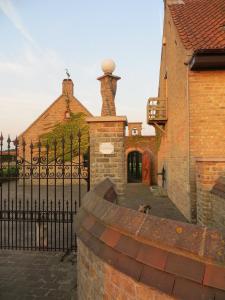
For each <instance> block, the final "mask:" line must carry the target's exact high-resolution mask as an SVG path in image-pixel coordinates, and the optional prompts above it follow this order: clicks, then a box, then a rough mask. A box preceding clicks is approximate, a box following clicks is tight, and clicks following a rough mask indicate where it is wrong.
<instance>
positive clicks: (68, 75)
mask: <svg viewBox="0 0 225 300" xmlns="http://www.w3.org/2000/svg"><path fill="white" fill-rule="evenodd" d="M65 70H66V75H67V77H68V78H67V79H70V73H69V71H68V69H65Z"/></svg>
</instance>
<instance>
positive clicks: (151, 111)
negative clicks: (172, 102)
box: [147, 98, 167, 125]
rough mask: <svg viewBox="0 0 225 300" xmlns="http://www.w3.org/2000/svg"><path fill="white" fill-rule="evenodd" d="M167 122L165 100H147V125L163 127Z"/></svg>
mask: <svg viewBox="0 0 225 300" xmlns="http://www.w3.org/2000/svg"><path fill="white" fill-rule="evenodd" d="M166 121H167V100H164V99H159V98H149V99H148V104H147V122H148V124H154V123H156V124H158V125H164V124H165V123H166Z"/></svg>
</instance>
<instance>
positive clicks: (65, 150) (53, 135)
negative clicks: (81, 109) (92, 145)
mask: <svg viewBox="0 0 225 300" xmlns="http://www.w3.org/2000/svg"><path fill="white" fill-rule="evenodd" d="M85 118H86V115H85V114H84V113H76V114H74V113H70V118H69V119H67V120H65V122H63V123H57V124H56V125H55V127H54V128H53V129H52V131H50V132H47V133H44V134H43V135H41V136H40V142H41V145H42V146H44V148H45V151H46V153H47V152H48V156H49V160H53V159H55V157H57V158H59V157H60V158H64V161H70V160H71V158H74V157H75V156H78V153H79V135H80V154H83V155H85V154H86V153H87V151H88V146H89V134H88V132H89V130H88V125H87V123H86V121H85Z"/></svg>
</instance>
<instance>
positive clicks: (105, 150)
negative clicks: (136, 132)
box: [99, 143, 114, 154]
mask: <svg viewBox="0 0 225 300" xmlns="http://www.w3.org/2000/svg"><path fill="white" fill-rule="evenodd" d="M99 152H100V153H101V154H113V153H114V145H113V144H112V143H101V144H100V145H99Z"/></svg>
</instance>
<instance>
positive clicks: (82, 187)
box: [0, 131, 89, 251]
mask: <svg viewBox="0 0 225 300" xmlns="http://www.w3.org/2000/svg"><path fill="white" fill-rule="evenodd" d="M4 148H6V149H5V150H4ZM88 190H89V148H88V147H87V145H86V149H85V146H83V145H82V135H81V132H80V131H79V132H78V134H77V135H76V136H73V135H72V134H70V135H69V136H68V137H62V138H60V140H59V139H58V140H56V139H54V140H52V141H38V142H36V143H34V142H31V143H29V144H27V143H26V141H25V140H22V139H17V138H16V139H15V140H14V141H12V140H11V139H10V138H8V139H7V141H5V140H4V138H3V136H2V135H1V136H0V249H20V250H21V249H29V250H46V251H50V250H53V251H67V250H73V249H75V247H76V244H75V243H76V239H75V231H74V218H75V215H76V211H77V208H78V207H79V206H80V204H81V197H82V195H83V194H84V193H85V192H86V191H88Z"/></svg>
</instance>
